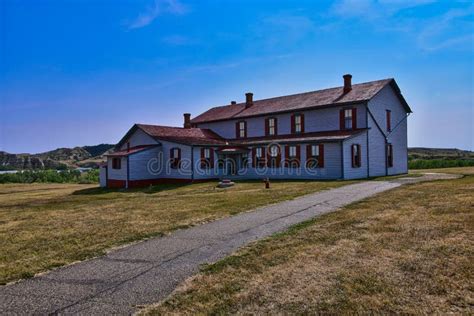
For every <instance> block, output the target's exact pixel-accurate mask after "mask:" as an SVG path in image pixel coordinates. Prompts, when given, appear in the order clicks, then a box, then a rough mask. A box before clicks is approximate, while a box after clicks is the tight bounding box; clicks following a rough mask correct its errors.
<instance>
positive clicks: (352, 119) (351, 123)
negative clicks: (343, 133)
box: [339, 108, 357, 130]
mask: <svg viewBox="0 0 474 316" xmlns="http://www.w3.org/2000/svg"><path fill="white" fill-rule="evenodd" d="M339 120H340V122H339V123H340V129H341V130H344V129H356V128H357V109H356V108H352V109H342V110H341V111H340V114H339Z"/></svg>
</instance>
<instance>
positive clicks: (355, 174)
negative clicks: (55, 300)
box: [343, 132, 368, 179]
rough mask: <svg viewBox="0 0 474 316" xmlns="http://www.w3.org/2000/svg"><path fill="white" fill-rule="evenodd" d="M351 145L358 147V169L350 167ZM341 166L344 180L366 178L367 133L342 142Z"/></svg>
mask: <svg viewBox="0 0 474 316" xmlns="http://www.w3.org/2000/svg"><path fill="white" fill-rule="evenodd" d="M353 144H358V145H360V153H361V160H360V162H361V164H360V167H357V168H353V167H352V149H351V146H352V145H353ZM343 155H344V159H343V165H344V179H361V178H367V177H368V174H367V166H368V161H367V132H364V133H361V134H359V135H357V136H354V137H352V138H349V139H346V140H345V141H344V142H343Z"/></svg>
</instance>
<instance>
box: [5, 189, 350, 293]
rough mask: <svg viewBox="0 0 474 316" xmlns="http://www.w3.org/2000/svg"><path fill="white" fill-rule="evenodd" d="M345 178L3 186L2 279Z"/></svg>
mask: <svg viewBox="0 0 474 316" xmlns="http://www.w3.org/2000/svg"><path fill="white" fill-rule="evenodd" d="M349 183H350V182H346V181H328V182H314V181H313V182H312V181H291V182H278V181H274V182H272V184H271V189H269V190H266V189H264V185H263V183H261V182H241V183H237V185H236V186H234V187H232V188H229V189H216V188H215V186H216V183H201V184H192V185H160V186H154V187H150V188H146V189H134V190H129V191H123V190H105V189H100V188H98V187H97V186H95V185H94V186H93V185H80V184H38V183H35V184H2V185H0V240H1V243H0V284H4V283H6V282H9V281H14V280H17V279H20V278H25V277H31V276H33V275H34V274H36V273H38V272H41V271H45V270H48V269H51V268H53V267H58V266H62V265H65V264H68V263H71V262H74V261H78V260H84V259H86V258H90V257H93V256H97V255H101V254H103V253H104V251H105V250H106V249H110V248H111V247H114V246H119V245H123V244H126V243H130V242H133V241H136V240H141V239H144V238H148V237H152V236H161V235H163V234H167V233H169V232H171V231H173V230H175V229H179V228H186V227H190V226H192V225H196V224H199V223H203V222H207V221H212V220H215V219H217V218H221V217H225V216H230V215H233V214H237V213H239V212H244V211H247V210H250V209H253V208H255V207H259V206H262V205H266V204H269V203H276V202H280V201H283V200H288V199H292V198H294V197H297V196H300V195H304V194H307V193H311V192H315V191H318V190H324V189H329V188H334V187H339V186H342V185H346V184H349Z"/></svg>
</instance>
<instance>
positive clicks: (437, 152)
mask: <svg viewBox="0 0 474 316" xmlns="http://www.w3.org/2000/svg"><path fill="white" fill-rule="evenodd" d="M113 147H114V145H111V144H100V145H95V146H82V147H74V148H58V149H55V150H51V151H47V152H44V153H39V154H9V153H7V152H4V151H0V170H24V169H27V170H28V169H66V168H77V167H89V168H97V167H98V166H99V164H100V163H101V162H102V161H105V157H104V154H105V153H106V152H107V151H109V150H110V149H112V148H113ZM408 158H409V160H418V159H428V160H432V159H433V160H434V159H463V160H465V159H467V160H471V159H474V152H472V151H468V150H460V149H456V148H423V147H413V148H409V149H408Z"/></svg>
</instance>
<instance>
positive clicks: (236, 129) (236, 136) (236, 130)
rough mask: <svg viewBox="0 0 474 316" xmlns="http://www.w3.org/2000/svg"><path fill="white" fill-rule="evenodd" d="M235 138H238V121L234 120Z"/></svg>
mask: <svg viewBox="0 0 474 316" xmlns="http://www.w3.org/2000/svg"><path fill="white" fill-rule="evenodd" d="M235 138H240V128H239V122H235Z"/></svg>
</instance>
